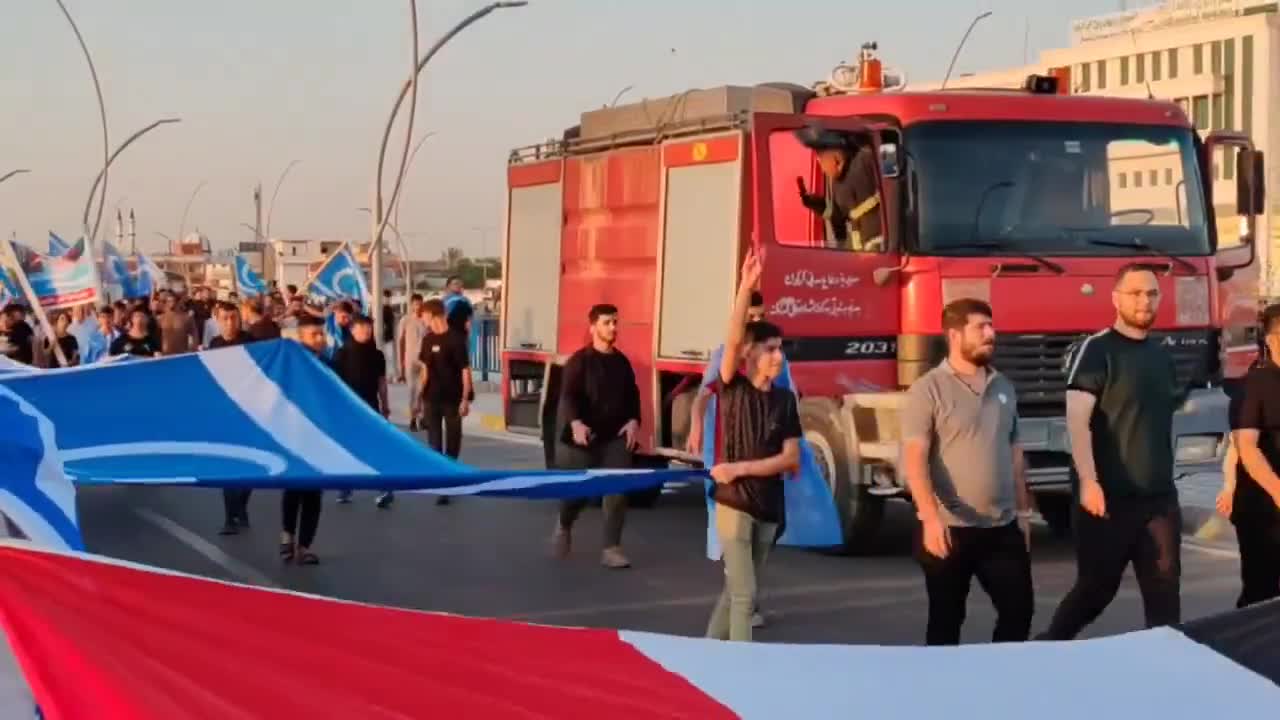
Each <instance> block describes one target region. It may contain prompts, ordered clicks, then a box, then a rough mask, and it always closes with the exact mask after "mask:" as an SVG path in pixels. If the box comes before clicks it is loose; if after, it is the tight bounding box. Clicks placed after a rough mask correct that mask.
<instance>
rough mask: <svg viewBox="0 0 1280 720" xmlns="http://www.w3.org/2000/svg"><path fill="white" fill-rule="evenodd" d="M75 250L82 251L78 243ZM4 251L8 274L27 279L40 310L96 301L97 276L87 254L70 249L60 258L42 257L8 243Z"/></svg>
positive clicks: (39, 254) (91, 260)
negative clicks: (8, 267) (41, 308)
mask: <svg viewBox="0 0 1280 720" xmlns="http://www.w3.org/2000/svg"><path fill="white" fill-rule="evenodd" d="M76 247H77V248H80V250H81V251H82V250H83V246H82V245H81V244H80V243H77V244H76ZM7 249H8V250H11V252H8V253H6V255H8V263H9V264H10V265H12V267H10V270H11V271H12V272H15V273H22V275H23V276H25V277H26V279H27V283H29V284H30V286H31V290H32V292H33V293H34V294H35V296H36V298H37V299H39V301H40V306H41V307H43V308H45V309H48V310H56V309H59V308H65V307H71V306H73V305H81V304H83V303H96V302H97V301H98V282H97V272H96V268H95V267H94V262H93V256H92V255H90V254H89V253H86V252H77V251H76V250H75V249H74V248H73V250H72V251H71V252H68V253H65V254H63V255H61V256H53V255H45V254H43V253H39V252H36V251H35V250H32V249H31V248H29V247H27V246H25V245H22V244H20V243H8V248H7ZM19 284H21V281H20V280H19Z"/></svg>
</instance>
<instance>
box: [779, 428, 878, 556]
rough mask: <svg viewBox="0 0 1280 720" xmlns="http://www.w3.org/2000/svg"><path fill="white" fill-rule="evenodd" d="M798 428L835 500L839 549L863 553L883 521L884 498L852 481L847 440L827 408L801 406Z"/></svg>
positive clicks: (869, 545)
mask: <svg viewBox="0 0 1280 720" xmlns="http://www.w3.org/2000/svg"><path fill="white" fill-rule="evenodd" d="M800 425H801V427H803V428H804V438H805V440H806V441H807V442H808V443H809V447H810V448H811V449H812V450H813V454H814V456H815V458H816V459H817V461H818V467H819V469H820V470H821V471H822V475H823V479H825V480H826V481H827V487H828V488H830V489H831V493H832V497H833V499H834V501H835V505H836V513H837V515H838V516H839V518H840V534H841V536H842V538H843V540H844V546H843V547H842V548H840V549H841V550H843V551H844V552H846V553H851V554H854V553H861V552H866V551H867V550H868V549H869V548H870V547H871V543H872V541H873V539H874V538H875V536H876V533H877V532H878V531H879V529H880V521H881V520H882V519H883V518H884V498H880V497H876V496H874V495H872V494H870V493H869V492H867V487H866V486H864V485H861V484H858V483H856V482H855V478H854V477H853V472H852V468H851V463H850V462H849V457H848V450H847V448H848V443H847V439H846V438H845V437H844V433H843V432H842V431H841V429H840V426H839V425H838V424H837V422H836V420H835V417H834V415H833V414H832V412H831V411H830V408H829V406H827V405H825V404H819V403H801V404H800Z"/></svg>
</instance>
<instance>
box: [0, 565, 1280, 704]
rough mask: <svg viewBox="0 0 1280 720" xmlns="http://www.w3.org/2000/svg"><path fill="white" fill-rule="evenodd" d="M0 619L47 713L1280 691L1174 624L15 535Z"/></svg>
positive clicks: (1086, 700)
mask: <svg viewBox="0 0 1280 720" xmlns="http://www.w3.org/2000/svg"><path fill="white" fill-rule="evenodd" d="M0 622H2V623H3V628H4V630H5V632H6V633H7V635H8V639H9V642H10V645H11V646H12V648H13V651H14V653H15V655H16V656H17V659H18V664H19V666H20V668H21V673H22V674H23V675H24V676H25V680H26V682H27V683H28V684H29V686H30V688H31V691H32V694H33V696H34V701H35V702H36V703H38V704H39V706H40V709H41V711H42V712H43V713H44V717H45V718H48V720H83V719H85V718H110V719H117V718H120V719H124V718H128V719H131V720H132V719H135V718H136V719H140V720H141V719H152V718H154V719H155V720H175V719H177V718H209V719H211V720H212V719H215V718H216V719H217V720H229V719H234V718H362V719H365V718H462V717H465V718H526V719H528V718H548V719H550V718H555V719H561V718H592V719H595V718H610V719H611V720H613V719H618V718H697V719H698V720H715V719H716V718H734V717H747V718H755V717H759V718H770V719H772V720H777V718H784V719H786V720H791V719H795V720H800V719H801V718H855V717H866V718H890V717H894V718H932V717H980V718H983V719H984V720H986V719H993V718H1019V719H1025V718H1027V717H1034V718H1036V719H1037V720H1051V719H1055V718H1063V719H1067V718H1070V719H1071V720H1079V718H1084V717H1102V716H1108V717H1128V718H1146V717H1152V718H1197V720H1199V719H1200V718H1206V717H1266V716H1269V714H1273V713H1274V712H1275V710H1276V708H1277V707H1280V687H1278V686H1277V685H1276V684H1274V683H1273V682H1272V681H1271V680H1269V679H1267V678H1265V677H1263V676H1262V675H1260V674H1257V673H1255V672H1253V671H1251V670H1249V669H1246V668H1245V667H1243V666H1242V665H1240V664H1237V663H1236V662H1234V661H1233V660H1231V659H1228V658H1227V657H1226V656H1224V655H1223V654H1221V653H1219V652H1218V651H1216V650H1214V649H1212V648H1211V647H1209V646H1207V645H1205V644H1202V643H1199V642H1196V641H1193V640H1192V639H1190V638H1188V637H1187V636H1186V635H1184V634H1182V633H1181V632H1179V631H1178V630H1174V629H1162V630H1154V631H1147V632H1141V633H1132V634H1129V635H1124V636H1119V637H1113V638H1106V639H1102V640H1090V641H1084V642H1075V643H1053V644H1050V643H1027V644H1022V645H999V646H995V645H980V646H967V647H959V648H930V649H922V648H910V647H901V648H887V647H870V646H837V645H828V646H820V645H783V644H756V645H750V644H740V643H723V642H714V641H707V640H702V639H697V638H681V637H673V636H665V635H653V634H647V633H629V632H618V631H613V630H588V629H575V628H558V627H545V626H536V625H528V624H524V623H518V622H509V621H501V620H485V619H474V618H466V617H459V616H453V615H444V614H439V613H426V612H416V611H409V610H397V609H392V608H386V607H377V606H371V605H362V604H356V603H350V602H343V601H338V600H331V599H325V598H318V597H313V596H307V595H302V594H298V593H292V592H285V591H276V590H263V589H257V588H251V587H246V586H241V585H234V584H230V583H225V582H221V581H215V580H207V579H201V578H196V577H192V576H187V575H179V574H175V573H171V572H167V571H162V570H158V569H156V568H148V567H144V566H139V565H132V564H129V563H124V562H120V561H115V560H109V559H106V558H102V557H98V556H92V555H84V554H77V553H63V552H53V551H46V550H37V549H34V548H31V547H29V546H27V545H26V544H25V543H15V542H9V543H5V544H2V545H0ZM1272 624H1274V623H1272ZM1258 713H1263V714H1258ZM8 716H9V715H6V717H8Z"/></svg>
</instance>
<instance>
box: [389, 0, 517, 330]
mask: <svg viewBox="0 0 1280 720" xmlns="http://www.w3.org/2000/svg"><path fill="white" fill-rule="evenodd" d="M528 4H529V3H528V2H527V1H526V0H509V1H506V2H494V3H490V4H488V5H486V6H484V7H482V8H480V9H479V10H477V11H475V12H473V13H471V14H470V15H468V16H467V17H466V18H464V19H463V20H462V21H461V22H459V23H458V24H457V25H455V26H454V27H453V29H451V30H449V32H447V33H445V34H444V35H442V36H441V37H440V39H439V40H437V41H436V43H435V44H434V45H432V46H431V49H429V50H427V53H426V54H425V55H423V56H422V58H421V59H420V60H418V61H417V64H416V66H415V67H414V69H413V73H412V74H410V76H409V78H408V80H406V81H405V83H404V85H403V86H401V88H400V94H399V95H398V96H397V97H396V102H395V105H394V106H393V107H392V109H391V115H390V116H389V117H388V118H387V126H386V129H385V130H384V131H383V134H382V144H381V146H380V147H379V149H378V163H377V172H376V173H375V174H374V185H373V213H372V220H373V222H372V226H373V238H372V239H371V242H370V254H371V257H372V259H373V263H372V267H371V268H370V270H371V273H370V274H371V275H372V277H371V278H370V279H371V281H372V282H371V285H372V286H373V287H372V288H371V291H372V293H373V311H374V313H373V314H374V318H373V321H374V323H375V326H374V331H375V333H380V332H381V330H382V327H381V322H382V317H381V316H382V313H381V310H382V261H381V256H379V255H378V253H377V250H378V249H379V248H380V247H381V244H382V231H383V229H384V228H385V227H386V225H387V217H386V214H384V213H386V212H387V211H389V210H393V209H394V208H395V204H396V200H397V199H398V197H399V194H400V188H401V185H403V183H404V172H405V165H407V163H408V159H409V156H408V152H409V139H408V138H412V137H413V118H414V113H415V108H414V107H413V106H416V105H417V96H418V75H419V74H421V73H422V70H423V68H425V67H426V66H427V63H429V62H431V59H432V58H433V57H435V56H436V53H438V52H440V50H441V48H443V47H444V46H445V45H446V44H447V43H448V42H449V41H450V40H452V39H453V38H454V37H455V36H456V35H458V33H460V32H462V31H463V30H466V29H467V28H468V27H470V26H471V25H472V24H473V23H475V22H476V21H478V20H480V19H481V18H483V17H485V16H486V15H488V14H490V13H492V12H493V11H495V10H504V9H507V8H517V7H524V6H525V5H528ZM409 5H410V12H411V15H412V18H413V40H414V43H413V44H414V56H415V57H416V56H417V52H418V8H417V2H416V0H409ZM410 93H412V95H413V102H412V103H411V106H410V108H409V121H408V123H407V132H406V140H405V148H404V149H405V154H404V155H402V156H401V162H400V172H399V173H398V174H397V179H396V184H395V187H394V189H393V190H392V191H391V202H390V205H389V206H388V207H386V208H385V209H384V207H383V204H382V170H383V166H384V165H385V164H386V156H387V144H388V143H389V142H390V140H391V129H392V127H393V126H394V125H395V121H396V116H397V115H398V114H399V113H400V106H401V105H402V104H403V103H404V99H405V96H406V95H409V94H410Z"/></svg>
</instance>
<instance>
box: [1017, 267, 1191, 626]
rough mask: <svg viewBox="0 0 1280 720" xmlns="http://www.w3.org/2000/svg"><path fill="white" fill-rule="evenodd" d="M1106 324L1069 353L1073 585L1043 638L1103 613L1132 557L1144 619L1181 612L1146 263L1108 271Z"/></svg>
mask: <svg viewBox="0 0 1280 720" xmlns="http://www.w3.org/2000/svg"><path fill="white" fill-rule="evenodd" d="M1112 301H1113V302H1114V304H1115V308H1116V321H1115V324H1114V325H1113V326H1112V327H1109V328H1107V329H1106V330H1103V331H1102V332H1100V333H1097V334H1096V335H1092V336H1090V337H1088V338H1086V339H1085V340H1084V341H1083V342H1082V343H1081V344H1080V346H1079V347H1078V348H1076V350H1075V351H1074V352H1073V353H1072V354H1071V358H1070V360H1069V364H1068V374H1067V430H1068V432H1069V433H1070V436H1071V458H1072V460H1073V461H1074V463H1073V464H1074V473H1073V476H1072V480H1073V483H1072V484H1073V485H1074V486H1075V492H1076V498H1077V500H1078V501H1079V503H1078V507H1077V508H1076V513H1075V516H1074V518H1073V522H1074V523H1075V525H1076V528H1075V529H1076V533H1075V535H1076V584H1075V586H1074V587H1072V588H1071V592H1069V593H1067V596H1066V597H1065V598H1063V600H1062V604H1061V605H1059V606H1058V610H1057V612H1056V613H1054V616H1053V621H1052V622H1051V623H1050V624H1049V629H1048V630H1047V631H1046V632H1045V634H1044V635H1043V636H1042V637H1041V639H1046V640H1070V639H1071V638H1074V637H1075V636H1076V635H1078V634H1079V633H1080V631H1081V630H1083V629H1084V628H1085V626H1087V625H1088V624H1089V623H1091V622H1093V621H1094V620H1096V619H1097V618H1098V616H1099V615H1101V614H1102V611H1103V610H1105V609H1106V607H1107V605H1109V604H1110V603H1111V600H1112V598H1114V597H1115V595H1116V591H1117V590H1118V589H1119V588H1120V580H1121V578H1122V577H1123V575H1124V571H1125V568H1126V567H1127V566H1128V565H1129V564H1130V563H1132V564H1133V573H1134V575H1135V576H1136V577H1137V579H1138V587H1139V589H1140V590H1141V593H1142V605H1143V610H1144V613H1145V615H1146V625H1147V627H1156V626H1159V625H1172V624H1175V623H1177V622H1178V621H1179V618H1180V615H1181V605H1180V602H1181V601H1180V572H1181V547H1182V545H1181V542H1182V513H1181V510H1180V508H1179V505H1178V491H1177V489H1176V487H1175V486H1174V484H1173V413H1174V411H1175V410H1176V409H1177V407H1178V404H1179V400H1180V397H1181V393H1180V392H1179V389H1178V387H1177V378H1176V375H1175V373H1174V364H1173V359H1172V357H1170V355H1169V354H1168V353H1167V352H1166V351H1165V350H1164V348H1162V347H1161V346H1160V344H1159V343H1158V342H1157V341H1156V340H1154V339H1152V338H1151V337H1150V335H1149V331H1150V329H1151V327H1152V325H1154V324H1155V320H1156V311H1157V310H1158V308H1159V305H1160V285H1159V282H1158V281H1157V279H1156V276H1155V273H1153V272H1152V271H1151V270H1150V269H1149V268H1148V267H1146V266H1144V265H1138V264H1134V265H1129V266H1126V267H1125V268H1123V269H1122V270H1121V271H1120V273H1119V274H1118V275H1117V277H1116V284H1115V289H1114V290H1113V291H1112Z"/></svg>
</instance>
